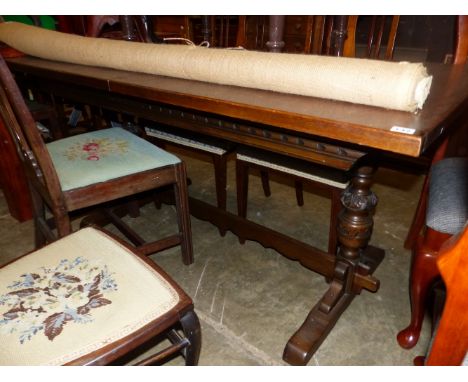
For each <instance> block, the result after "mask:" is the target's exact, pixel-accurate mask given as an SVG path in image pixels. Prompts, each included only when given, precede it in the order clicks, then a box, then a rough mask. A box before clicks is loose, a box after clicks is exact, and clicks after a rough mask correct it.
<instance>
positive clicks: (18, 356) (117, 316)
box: [0, 227, 191, 365]
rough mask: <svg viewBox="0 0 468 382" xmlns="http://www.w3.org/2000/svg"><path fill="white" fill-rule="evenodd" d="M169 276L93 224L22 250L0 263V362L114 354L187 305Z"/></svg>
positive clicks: (36, 362)
mask: <svg viewBox="0 0 468 382" xmlns="http://www.w3.org/2000/svg"><path fill="white" fill-rule="evenodd" d="M169 280H170V279H169V278H168V276H167V275H164V273H163V272H158V268H157V267H155V266H154V265H152V264H151V263H150V261H144V260H143V258H142V257H139V256H137V255H135V254H134V253H133V252H132V251H131V250H130V249H129V248H127V247H126V246H125V245H123V244H122V243H120V242H118V241H117V240H116V239H114V238H112V237H110V236H108V235H107V234H105V233H104V232H103V231H101V230H97V229H95V228H92V227H88V228H84V229H82V230H79V231H77V232H75V233H73V234H70V235H68V236H66V237H64V238H62V239H60V240H58V241H56V242H54V243H52V244H49V245H48V246H46V247H43V248H42V249H39V250H37V251H35V252H32V253H30V254H28V255H26V256H23V257H21V258H19V259H18V260H16V261H14V262H12V263H10V264H8V265H6V266H5V267H3V268H0V338H1V343H2V346H1V347H0V364H1V365H62V364H67V363H72V364H74V363H77V364H82V363H87V362H88V361H89V360H90V359H93V358H95V357H93V356H91V355H92V354H93V353H99V352H101V351H102V349H103V348H107V350H108V351H107V353H109V354H112V353H113V352H116V351H115V349H118V348H119V346H120V347H123V346H124V344H126V343H127V342H128V341H132V340H135V339H137V338H138V337H139V336H141V334H142V333H144V332H145V330H148V327H151V326H155V325H156V324H157V323H158V322H159V325H163V324H164V323H165V321H167V322H166V325H163V326H167V323H170V320H171V319H173V316H176V317H177V320H178V319H179V315H182V314H181V313H180V311H181V310H183V309H181V307H182V308H184V309H187V306H189V305H191V301H190V299H189V298H188V297H187V296H186V295H185V294H180V291H179V290H177V289H175V287H174V286H173V285H171V284H172V283H173V282H172V281H169ZM153 330H154V332H155V333H154V334H156V333H157V330H156V329H154V328H153ZM107 353H106V352H103V353H102V352H101V353H99V354H100V355H101V356H103V357H104V356H106V355H107ZM83 357H84V358H83ZM80 359H81V361H80Z"/></svg>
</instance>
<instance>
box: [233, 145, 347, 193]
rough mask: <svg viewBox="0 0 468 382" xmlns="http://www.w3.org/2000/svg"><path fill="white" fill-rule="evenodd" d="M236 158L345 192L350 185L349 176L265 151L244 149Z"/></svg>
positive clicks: (239, 151) (239, 150)
mask: <svg viewBox="0 0 468 382" xmlns="http://www.w3.org/2000/svg"><path fill="white" fill-rule="evenodd" d="M236 158H237V159H238V160H241V161H244V162H248V163H251V164H254V165H257V166H261V167H266V168H268V169H271V170H274V171H277V172H281V173H285V174H289V175H293V176H296V177H299V178H302V179H307V180H311V181H313V182H318V183H323V184H327V185H329V186H332V187H336V188H339V189H342V190H344V189H345V188H346V186H347V185H348V183H349V174H347V173H345V172H343V171H338V170H333V169H330V168H326V167H322V166H319V165H315V164H313V163H310V162H306V161H303V160H300V159H295V158H291V157H287V156H284V155H278V154H274V153H270V152H266V151H263V150H258V149H256V150H253V149H250V148H248V147H245V148H244V147H243V148H240V149H238V150H237V153H236Z"/></svg>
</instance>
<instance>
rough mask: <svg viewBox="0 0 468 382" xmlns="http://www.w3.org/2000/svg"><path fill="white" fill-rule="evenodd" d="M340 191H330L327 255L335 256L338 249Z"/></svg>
mask: <svg viewBox="0 0 468 382" xmlns="http://www.w3.org/2000/svg"><path fill="white" fill-rule="evenodd" d="M341 192H342V191H341V190H340V189H332V191H331V195H330V200H331V207H330V228H329V232H328V253H329V254H331V255H336V250H337V249H338V231H337V229H336V227H338V214H339V213H340V211H341Z"/></svg>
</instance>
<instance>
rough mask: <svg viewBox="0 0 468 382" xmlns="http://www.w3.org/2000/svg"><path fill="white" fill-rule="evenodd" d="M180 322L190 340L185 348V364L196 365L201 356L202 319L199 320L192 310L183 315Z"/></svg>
mask: <svg viewBox="0 0 468 382" xmlns="http://www.w3.org/2000/svg"><path fill="white" fill-rule="evenodd" d="M180 323H181V325H182V329H183V331H184V334H185V337H187V339H188V340H189V342H190V345H188V346H187V347H186V348H185V349H184V353H185V365H187V366H196V365H197V364H198V359H199V358H200V349H201V328H200V321H199V320H198V317H197V315H196V314H195V312H194V311H193V310H191V311H189V312H187V313H185V314H184V315H183V316H182V317H181V319H180Z"/></svg>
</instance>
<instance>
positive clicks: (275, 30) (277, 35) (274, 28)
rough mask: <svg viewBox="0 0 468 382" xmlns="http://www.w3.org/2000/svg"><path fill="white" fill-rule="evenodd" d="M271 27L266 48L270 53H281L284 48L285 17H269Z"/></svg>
mask: <svg viewBox="0 0 468 382" xmlns="http://www.w3.org/2000/svg"><path fill="white" fill-rule="evenodd" d="M269 18H270V26H269V29H268V30H269V35H268V41H267V43H266V46H267V47H268V49H269V51H270V52H276V53H277V52H281V51H282V50H283V48H284V41H283V31H284V19H285V16H278V15H275V16H269Z"/></svg>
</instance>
